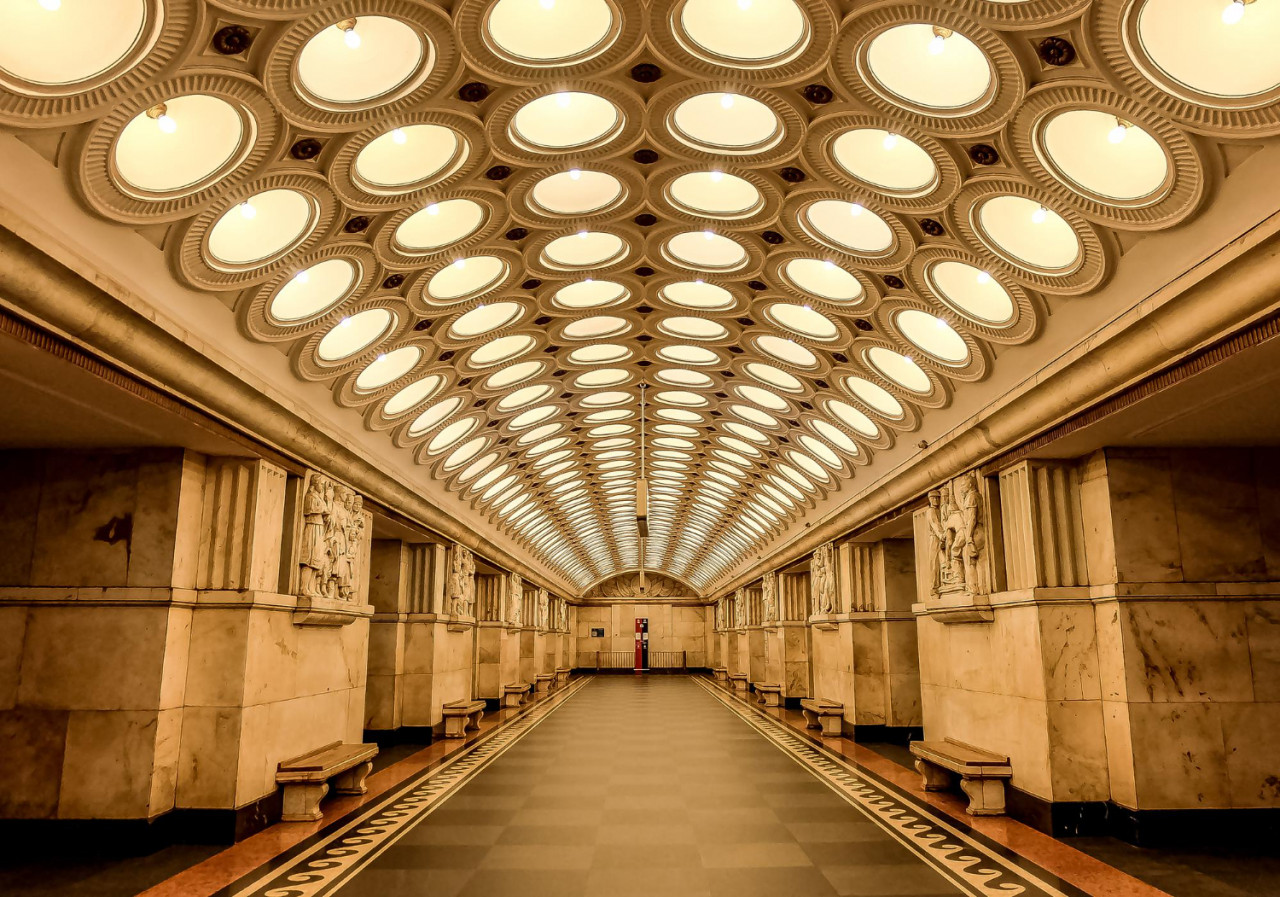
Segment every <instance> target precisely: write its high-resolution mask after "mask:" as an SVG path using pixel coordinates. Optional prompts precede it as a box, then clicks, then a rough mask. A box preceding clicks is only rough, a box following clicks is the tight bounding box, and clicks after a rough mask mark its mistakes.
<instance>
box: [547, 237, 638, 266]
mask: <svg viewBox="0 0 1280 897" xmlns="http://www.w3.org/2000/svg"><path fill="white" fill-rule="evenodd" d="M628 250H629V247H628V246H627V243H626V241H625V240H623V239H622V238H621V237H619V236H618V235H617V234H609V233H601V232H592V231H579V232H578V233H576V234H569V235H567V236H564V237H558V238H557V239H555V240H552V241H551V242H550V243H548V244H547V245H546V247H545V248H544V249H543V250H542V257H543V260H544V262H545V263H546V264H549V265H553V266H555V267H557V268H598V267H600V266H603V265H609V264H612V263H613V262H616V261H618V260H619V259H621V258H622V257H623V256H625V255H626V254H627V252H628Z"/></svg>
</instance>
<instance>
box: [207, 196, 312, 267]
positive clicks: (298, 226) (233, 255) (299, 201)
mask: <svg viewBox="0 0 1280 897" xmlns="http://www.w3.org/2000/svg"><path fill="white" fill-rule="evenodd" d="M316 218H317V209H316V204H315V201H314V200H312V199H311V198H310V197H309V196H307V195H306V194H305V193H302V192H300V191H298V190H285V189H280V190H267V191H264V192H262V193H258V194H255V195H253V196H251V197H249V198H248V199H247V200H245V201H244V202H242V203H240V204H238V205H235V206H232V207H231V208H230V209H228V210H227V211H226V212H224V213H223V214H222V217H220V218H219V219H218V221H217V223H216V224H214V226H213V227H212V229H210V231H209V237H208V241H209V255H210V256H212V258H213V261H214V263H215V264H216V263H217V262H223V263H225V264H228V265H255V264H259V263H262V262H265V261H266V260H268V259H270V258H273V257H275V256H278V255H281V254H283V253H285V252H287V251H288V250H289V249H291V248H293V247H294V246H296V245H298V244H299V243H301V242H302V241H303V240H305V239H306V238H307V236H308V235H309V234H310V233H311V231H312V229H313V228H314V227H315V223H316Z"/></svg>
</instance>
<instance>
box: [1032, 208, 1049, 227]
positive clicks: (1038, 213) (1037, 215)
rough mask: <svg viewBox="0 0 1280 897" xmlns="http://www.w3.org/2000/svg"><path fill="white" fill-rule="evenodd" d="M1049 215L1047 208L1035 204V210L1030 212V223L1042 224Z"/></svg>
mask: <svg viewBox="0 0 1280 897" xmlns="http://www.w3.org/2000/svg"><path fill="white" fill-rule="evenodd" d="M1048 217H1049V210H1048V209H1046V208H1045V207H1044V206H1036V210H1035V211H1034V212H1032V213H1031V223H1032V224H1044V223H1045V220H1046V219H1048Z"/></svg>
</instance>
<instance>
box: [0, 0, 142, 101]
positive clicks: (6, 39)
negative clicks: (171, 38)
mask: <svg viewBox="0 0 1280 897" xmlns="http://www.w3.org/2000/svg"><path fill="white" fill-rule="evenodd" d="M147 6H148V4H147V3H146V2H145V0H61V2H60V3H59V4H58V5H56V6H53V7H50V6H49V5H48V3H47V2H40V3H37V2H35V0H5V2H3V3H0V19H3V21H4V34H3V35H2V36H0V72H3V73H5V74H7V75H10V76H12V77H13V78H15V79H17V80H20V81H24V82H26V83H28V84H34V85H41V86H47V87H58V88H66V87H68V86H71V85H76V84H80V83H81V82H84V81H88V80H90V79H92V78H93V77H94V76H95V75H101V74H103V73H105V72H106V71H108V70H109V69H111V68H113V67H115V66H117V65H118V64H119V63H120V62H122V61H123V60H124V59H125V58H126V57H128V56H130V55H131V54H132V53H133V52H134V51H135V49H138V48H139V43H140V41H141V40H142V38H143V27H144V26H145V25H146V21H147Z"/></svg>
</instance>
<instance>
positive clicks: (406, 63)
mask: <svg viewBox="0 0 1280 897" xmlns="http://www.w3.org/2000/svg"><path fill="white" fill-rule="evenodd" d="M431 64H432V60H431V58H430V48H429V47H428V46H427V45H426V43H425V42H424V39H423V37H422V35H421V34H419V33H418V32H417V31H415V30H414V29H413V28H411V27H410V26H409V25H408V24H406V23H405V22H402V21H401V20H399V19H393V18H390V17H388V16H360V17H359V18H354V19H343V20H341V21H339V22H336V23H334V24H333V25H331V26H329V27H327V28H322V29H321V30H320V31H319V32H317V33H316V35H315V36H314V37H312V38H311V39H310V40H309V41H307V43H306V44H305V45H304V46H303V48H302V52H301V53H299V54H298V61H297V79H298V84H299V85H300V86H301V87H302V88H303V90H304V92H305V93H306V94H310V97H311V100H312V103H313V105H326V106H327V105H336V106H339V107H341V106H350V105H354V104H357V103H368V102H370V101H373V100H376V99H379V98H381V97H386V96H387V95H388V94H391V93H394V92H396V91H397V90H400V89H402V88H405V87H408V86H412V85H413V82H415V81H421V79H423V78H425V77H426V76H427V75H428V74H429V73H430V69H431Z"/></svg>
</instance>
